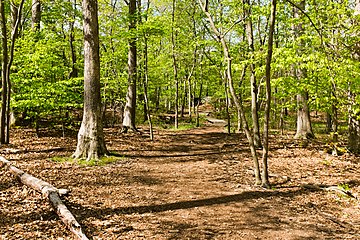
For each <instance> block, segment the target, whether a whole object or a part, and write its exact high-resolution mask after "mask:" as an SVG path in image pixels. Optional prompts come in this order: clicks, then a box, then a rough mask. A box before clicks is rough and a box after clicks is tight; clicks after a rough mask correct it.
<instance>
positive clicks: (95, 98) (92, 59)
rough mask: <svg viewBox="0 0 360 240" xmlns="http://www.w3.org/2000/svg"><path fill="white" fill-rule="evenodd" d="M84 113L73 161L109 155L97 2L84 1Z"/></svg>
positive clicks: (92, 0) (93, 0)
mask: <svg viewBox="0 0 360 240" xmlns="http://www.w3.org/2000/svg"><path fill="white" fill-rule="evenodd" d="M83 14H84V23H83V24H84V64H85V65H84V113H83V119H82V123H81V127H80V130H79V133H78V143H77V147H76V151H75V153H74V154H73V157H74V158H84V159H86V160H87V161H89V160H91V159H98V158H99V157H101V156H103V155H105V154H107V153H108V152H107V149H106V146H105V140H104V132H103V125H102V117H101V116H102V115H101V98H100V57H99V28H98V4H97V0H83Z"/></svg>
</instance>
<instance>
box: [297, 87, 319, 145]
mask: <svg viewBox="0 0 360 240" xmlns="http://www.w3.org/2000/svg"><path fill="white" fill-rule="evenodd" d="M307 101H308V94H307V93H306V92H303V93H299V94H298V95H297V106H298V110H297V121H296V124H297V129H296V134H295V137H294V138H295V139H311V138H314V137H315V136H314V133H313V131H312V127H311V121H310V111H309V107H308V103H307Z"/></svg>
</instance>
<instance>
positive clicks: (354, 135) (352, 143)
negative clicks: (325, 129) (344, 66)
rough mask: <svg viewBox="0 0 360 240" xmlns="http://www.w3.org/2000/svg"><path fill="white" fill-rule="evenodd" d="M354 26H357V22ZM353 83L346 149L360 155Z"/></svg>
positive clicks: (359, 4) (359, 8)
mask: <svg viewBox="0 0 360 240" xmlns="http://www.w3.org/2000/svg"><path fill="white" fill-rule="evenodd" d="M355 3H356V5H355V15H360V0H356V2H355ZM355 24H359V22H358V21H357V22H356V23H355ZM353 54H354V56H353V57H354V59H356V60H360V54H358V53H356V52H354V53H353ZM352 84H353V83H351V82H350V83H349V90H348V101H349V120H348V124H349V129H348V131H349V135H348V148H349V150H350V151H352V152H354V153H360V120H359V119H360V114H359V113H358V111H357V108H358V105H359V103H356V100H355V98H356V95H355V93H354V92H353V89H352V88H353V86H352Z"/></svg>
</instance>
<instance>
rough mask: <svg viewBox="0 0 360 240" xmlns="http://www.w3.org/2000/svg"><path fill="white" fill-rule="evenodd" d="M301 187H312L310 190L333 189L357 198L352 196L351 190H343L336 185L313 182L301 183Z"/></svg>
mask: <svg viewBox="0 0 360 240" xmlns="http://www.w3.org/2000/svg"><path fill="white" fill-rule="evenodd" d="M302 187H303V188H307V189H312V190H322V191H334V192H337V193H340V194H342V195H344V196H348V197H350V198H354V199H356V200H358V198H357V197H356V196H354V195H353V194H352V193H351V191H349V190H344V189H342V188H339V187H338V186H329V185H313V184H304V185H302Z"/></svg>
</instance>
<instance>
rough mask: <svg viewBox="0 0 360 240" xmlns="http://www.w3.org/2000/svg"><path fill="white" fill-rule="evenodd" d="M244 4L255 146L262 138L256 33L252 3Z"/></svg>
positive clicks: (247, 0) (245, 1) (246, 2)
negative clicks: (254, 32) (256, 67)
mask: <svg viewBox="0 0 360 240" xmlns="http://www.w3.org/2000/svg"><path fill="white" fill-rule="evenodd" d="M243 4H244V13H245V14H244V17H245V18H247V20H246V27H245V30H246V36H247V41H248V46H249V50H250V61H251V63H250V85H251V115H252V121H253V132H254V144H255V147H257V148H259V147H261V139H260V126H259V111H258V101H257V95H258V86H257V83H256V77H255V64H254V63H253V61H254V52H255V48H254V34H253V26H252V21H251V10H250V8H251V5H250V0H243Z"/></svg>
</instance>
